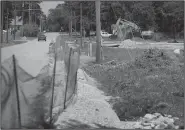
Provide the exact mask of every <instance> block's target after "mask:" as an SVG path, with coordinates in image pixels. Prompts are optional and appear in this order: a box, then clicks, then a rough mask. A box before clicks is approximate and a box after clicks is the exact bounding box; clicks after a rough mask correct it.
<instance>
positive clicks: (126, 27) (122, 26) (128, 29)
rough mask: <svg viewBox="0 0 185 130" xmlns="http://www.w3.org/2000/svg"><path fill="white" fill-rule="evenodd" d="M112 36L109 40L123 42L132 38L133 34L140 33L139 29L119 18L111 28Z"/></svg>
mask: <svg viewBox="0 0 185 130" xmlns="http://www.w3.org/2000/svg"><path fill="white" fill-rule="evenodd" d="M111 29H112V32H113V35H112V36H110V38H111V39H117V38H118V39H120V40H125V39H127V38H130V36H133V33H141V29H140V27H139V26H137V25H136V24H135V23H133V22H130V21H127V20H125V19H121V18H119V19H118V20H117V22H116V24H113V25H112V26H111Z"/></svg>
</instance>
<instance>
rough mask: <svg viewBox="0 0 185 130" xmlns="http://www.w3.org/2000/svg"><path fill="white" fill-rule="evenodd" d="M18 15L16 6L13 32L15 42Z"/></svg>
mask: <svg viewBox="0 0 185 130" xmlns="http://www.w3.org/2000/svg"><path fill="white" fill-rule="evenodd" d="M16 15H17V13H16V5H15V10H14V30H13V32H14V34H13V35H14V40H15V34H16Z"/></svg>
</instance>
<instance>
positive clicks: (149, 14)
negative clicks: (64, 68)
mask: <svg viewBox="0 0 185 130" xmlns="http://www.w3.org/2000/svg"><path fill="white" fill-rule="evenodd" d="M80 4H82V12H83V23H84V25H85V26H86V27H88V26H90V28H91V30H95V25H96V24H95V21H96V12H95V2H94V1H65V2H64V4H60V5H58V6H57V7H56V8H55V9H51V10H50V14H49V16H48V19H47V22H48V27H52V28H53V29H54V28H55V29H56V30H57V28H58V27H59V26H64V27H65V28H66V29H68V27H69V26H68V24H69V20H70V19H71V17H70V16H71V14H72V18H73V20H74V19H75V18H76V24H77V25H80V24H79V22H80V17H79V16H80ZM183 5H184V4H183V1H102V2H101V27H102V29H103V30H107V31H109V32H110V31H111V25H112V24H115V23H116V21H117V20H118V18H119V17H121V18H123V19H126V20H128V21H131V22H134V23H136V24H137V25H139V26H140V28H141V29H142V30H154V31H163V32H169V33H170V32H172V31H173V26H175V28H176V30H177V32H180V31H182V30H183V28H184V7H183ZM74 12H75V15H76V17H74ZM73 26H74V22H73ZM51 30H52V29H51ZM77 30H80V28H77Z"/></svg>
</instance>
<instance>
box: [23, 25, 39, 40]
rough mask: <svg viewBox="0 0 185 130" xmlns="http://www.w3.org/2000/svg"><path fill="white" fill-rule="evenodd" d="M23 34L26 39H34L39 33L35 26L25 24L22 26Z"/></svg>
mask: <svg viewBox="0 0 185 130" xmlns="http://www.w3.org/2000/svg"><path fill="white" fill-rule="evenodd" d="M21 30H23V33H24V36H26V37H36V36H37V34H38V32H39V27H38V26H37V25H36V24H25V25H24V26H23V29H21Z"/></svg>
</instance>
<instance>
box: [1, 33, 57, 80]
mask: <svg viewBox="0 0 185 130" xmlns="http://www.w3.org/2000/svg"><path fill="white" fill-rule="evenodd" d="M58 35H59V33H46V36H47V41H37V39H35V40H32V41H28V42H27V43H25V44H19V45H14V46H9V47H4V48H2V49H1V52H2V53H1V55H2V56H1V62H3V61H4V60H5V59H7V58H9V57H11V56H12V55H15V57H16V58H17V60H18V63H19V65H20V66H21V67H22V68H23V69H24V70H25V71H27V72H28V73H29V74H30V75H32V76H33V77H35V76H37V74H38V73H39V72H40V70H41V69H42V68H43V66H45V65H46V64H47V63H48V55H47V53H48V51H49V43H50V42H51V40H52V39H54V40H55V39H56V37H57V36H58Z"/></svg>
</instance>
